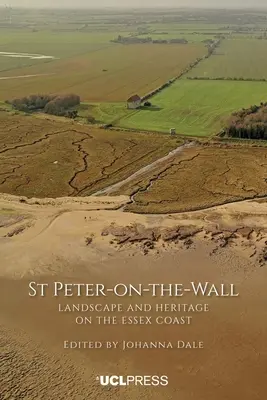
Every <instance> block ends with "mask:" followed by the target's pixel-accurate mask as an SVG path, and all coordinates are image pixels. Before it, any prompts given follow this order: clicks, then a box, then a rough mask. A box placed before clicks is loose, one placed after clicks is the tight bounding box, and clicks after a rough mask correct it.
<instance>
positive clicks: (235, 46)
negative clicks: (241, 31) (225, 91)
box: [188, 39, 267, 79]
mask: <svg viewBox="0 0 267 400" xmlns="http://www.w3.org/2000/svg"><path fill="white" fill-rule="evenodd" d="M188 76H191V77H203V78H220V77H223V78H232V79H233V78H237V79H240V78H244V79H262V78H267V40H257V39H232V40H223V41H222V43H221V45H220V46H219V47H218V48H217V49H216V51H215V53H214V54H213V55H212V56H211V57H209V58H208V59H206V60H205V61H203V62H201V63H200V64H199V65H198V66H197V67H196V68H194V69H193V70H192V71H191V72H190V73H189V74H188Z"/></svg>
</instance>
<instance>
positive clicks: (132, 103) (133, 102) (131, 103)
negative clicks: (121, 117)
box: [127, 94, 142, 109]
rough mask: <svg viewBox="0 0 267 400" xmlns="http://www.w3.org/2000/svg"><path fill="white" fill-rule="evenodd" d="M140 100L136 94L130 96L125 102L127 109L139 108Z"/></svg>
mask: <svg viewBox="0 0 267 400" xmlns="http://www.w3.org/2000/svg"><path fill="white" fill-rule="evenodd" d="M141 102H142V99H141V97H140V96H138V94H135V95H134V96H131V97H130V98H129V99H128V100H127V108H129V109H136V108H138V107H140V106H141Z"/></svg>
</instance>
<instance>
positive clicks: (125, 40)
mask: <svg viewBox="0 0 267 400" xmlns="http://www.w3.org/2000/svg"><path fill="white" fill-rule="evenodd" d="M111 42H114V43H121V44H142V43H153V44H176V43H177V44H179V43H180V44H187V43H188V40H186V39H184V38H174V39H152V37H150V36H147V37H137V36H121V35H119V36H118V37H117V38H116V39H113V40H111Z"/></svg>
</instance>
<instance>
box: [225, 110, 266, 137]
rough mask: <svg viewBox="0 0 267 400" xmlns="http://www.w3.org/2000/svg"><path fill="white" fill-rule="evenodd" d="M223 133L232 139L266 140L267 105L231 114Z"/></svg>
mask: <svg viewBox="0 0 267 400" xmlns="http://www.w3.org/2000/svg"><path fill="white" fill-rule="evenodd" d="M224 132H225V134H226V135H227V136H230V137H234V138H241V139H261V140H267V103H261V104H260V105H259V106H257V105H253V106H251V107H249V108H247V109H245V108H243V109H242V110H240V111H238V112H235V113H233V114H232V116H231V118H230V119H229V121H228V125H227V127H226V129H225V130H224Z"/></svg>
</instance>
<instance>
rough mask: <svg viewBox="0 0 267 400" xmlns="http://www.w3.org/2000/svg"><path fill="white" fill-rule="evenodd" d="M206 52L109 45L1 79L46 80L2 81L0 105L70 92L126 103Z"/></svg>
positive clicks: (192, 47)
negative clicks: (41, 95) (28, 97)
mask: <svg viewBox="0 0 267 400" xmlns="http://www.w3.org/2000/svg"><path fill="white" fill-rule="evenodd" d="M24 49H25V51H26V50H27V46H25V47H24ZM205 52H206V50H205V48H204V46H203V45H202V44H198V45H194V44H192V45H190V44H189V45H186V46H184V45H166V46H164V45H152V44H151V45H150V44H147V45H146V44H139V45H119V44H109V45H107V47H106V48H104V49H98V50H95V51H92V52H87V53H86V52H85V54H83V55H77V56H75V57H70V58H65V59H62V60H55V61H51V62H48V63H42V64H40V65H38V66H35V65H34V66H31V67H25V68H19V69H12V70H11V71H8V72H5V73H2V74H0V78H1V76H10V77H12V76H20V75H35V74H45V75H46V76H45V77H44V76H43V75H42V76H37V77H30V78H25V79H8V80H3V81H1V87H0V100H6V99H7V97H8V98H13V97H20V96H26V95H29V94H32V93H43V92H45V93H70V92H72V93H76V94H78V95H80V96H81V98H82V99H83V100H89V101H94V102H99V101H104V102H106V101H107V102H108V101H126V100H127V98H128V97H129V96H130V95H132V94H135V93H138V94H139V95H144V94H146V93H147V92H149V91H151V90H152V89H154V88H156V87H158V86H159V85H161V84H162V83H164V82H166V81H167V80H168V79H170V78H172V77H174V76H176V75H178V74H179V73H180V72H181V70H182V69H183V68H185V67H186V66H187V65H188V64H189V63H190V62H192V61H193V60H195V59H196V58H197V57H199V56H201V55H203V54H205ZM104 70H105V71H104Z"/></svg>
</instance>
